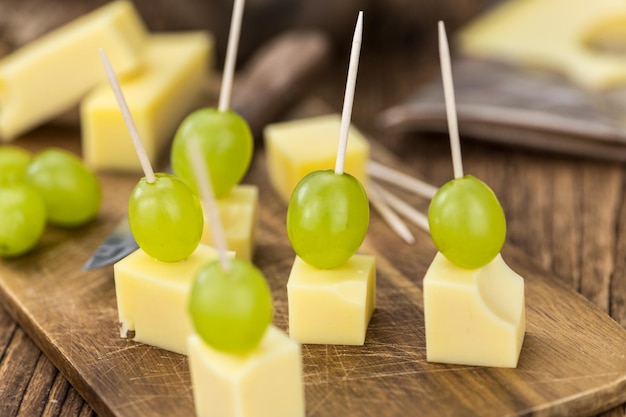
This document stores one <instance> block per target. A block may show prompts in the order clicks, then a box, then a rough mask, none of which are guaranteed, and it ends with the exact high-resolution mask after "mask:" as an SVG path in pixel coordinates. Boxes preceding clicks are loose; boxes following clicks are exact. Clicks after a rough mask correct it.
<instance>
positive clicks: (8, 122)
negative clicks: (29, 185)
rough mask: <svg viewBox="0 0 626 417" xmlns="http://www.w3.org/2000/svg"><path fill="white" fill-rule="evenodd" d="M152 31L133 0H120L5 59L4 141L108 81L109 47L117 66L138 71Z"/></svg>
mask: <svg viewBox="0 0 626 417" xmlns="http://www.w3.org/2000/svg"><path fill="white" fill-rule="evenodd" d="M146 33H147V32H146V29H145V27H144V24H143V22H142V21H141V19H140V17H139V16H138V14H137V12H136V10H135V8H134V6H133V4H132V3H131V2H130V1H115V2H112V3H110V4H108V5H105V6H103V7H101V8H99V9H97V10H95V11H93V12H91V13H89V14H86V15H84V16H82V17H80V18H78V19H76V20H74V21H73V22H70V23H68V24H67V25H65V26H62V27H60V28H58V29H56V30H54V31H52V32H50V33H48V34H46V35H44V36H42V37H41V38H39V39H37V40H35V41H33V42H31V43H30V44H28V45H25V46H24V47H22V48H21V49H19V50H17V51H15V52H14V53H12V54H10V55H8V56H7V57H5V58H4V59H2V60H1V61H0V109H2V111H0V139H2V140H5V141H8V140H10V139H13V138H15V137H16V136H18V135H20V134H22V133H23V132H25V131H27V130H29V129H31V128H33V127H35V126H37V125H39V124H41V123H43V122H45V121H47V120H49V119H51V118H52V117H54V116H56V115H58V114H60V113H63V112H64V111H66V110H68V109H69V108H71V107H72V106H73V105H75V104H77V103H78V101H79V100H80V99H81V97H82V96H83V95H85V93H87V92H88V91H89V90H90V89H91V88H93V87H94V86H95V85H96V84H97V83H99V82H101V81H104V80H106V73H105V72H104V69H103V67H102V61H101V59H100V55H99V53H98V49H99V48H103V49H104V50H105V51H106V53H107V55H108V57H109V58H110V60H111V61H112V63H113V65H114V66H115V68H116V70H117V71H118V72H119V73H127V72H130V71H134V70H136V69H137V68H138V67H139V65H140V63H141V54H142V51H143V47H144V44H145V41H146V37H147V34H146Z"/></svg>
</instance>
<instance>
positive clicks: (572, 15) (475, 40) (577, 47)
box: [459, 0, 626, 89]
mask: <svg viewBox="0 0 626 417" xmlns="http://www.w3.org/2000/svg"><path fill="white" fill-rule="evenodd" d="M625 25H626V3H625V2H623V1H614V0H594V1H588V0H512V1H506V2H502V3H501V4H499V5H498V6H496V7H494V8H493V9H492V10H490V11H489V12H487V13H486V14H485V15H484V16H482V17H480V18H478V19H477V20H475V21H474V22H473V23H471V24H470V25H469V26H468V27H466V28H464V29H463V30H462V31H461V33H460V37H459V41H460V47H461V50H462V51H463V52H465V53H466V54H468V55H471V56H476V57H486V58H495V59H499V60H504V61H509V62H512V63H514V64H521V65H523V66H526V67H529V68H539V69H548V70H552V71H557V72H560V73H562V74H564V75H565V76H567V77H569V78H570V79H571V80H572V81H573V82H575V83H578V84H579V85H581V86H583V87H585V88H591V89H604V88H608V87H612V86H616V85H622V84H625V83H626V57H624V55H623V54H611V53H605V52H602V51H600V50H598V49H596V48H595V47H594V44H595V43H596V42H599V41H601V40H603V39H604V40H609V41H610V40H611V39H613V41H615V42H618V45H617V46H618V47H622V48H623V47H624V44H625V42H624V39H625V38H624V35H625V33H626V31H625V30H624V27H625ZM622 50H623V49H622Z"/></svg>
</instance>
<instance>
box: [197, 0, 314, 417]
mask: <svg viewBox="0 0 626 417" xmlns="http://www.w3.org/2000/svg"><path fill="white" fill-rule="evenodd" d="M239 3H241V2H239ZM236 5H237V3H236ZM198 148H199V146H198V143H197V142H191V143H190V148H189V149H188V150H187V151H188V153H189V158H190V160H191V161H192V168H193V170H194V172H195V173H196V175H195V176H196V181H197V183H198V186H199V188H200V191H201V194H202V196H203V200H204V205H205V207H206V208H207V211H208V215H209V220H210V222H211V223H212V230H213V233H214V235H215V236H214V238H215V240H216V242H217V247H218V252H219V259H218V260H217V261H213V262H209V263H207V264H206V265H204V266H203V267H202V268H200V270H199V271H198V272H197V274H196V277H195V280H194V283H193V285H192V288H191V293H190V296H189V315H190V317H191V319H192V321H193V325H194V329H195V332H194V333H193V334H192V335H190V336H189V338H188V340H187V345H188V352H189V366H190V371H191V380H192V387H193V394H194V401H195V407H196V415H197V416H198V417H230V416H232V417H270V416H271V417H300V416H304V388H303V381H302V363H301V352H300V345H299V344H298V343H297V342H295V341H294V340H291V339H290V338H289V337H287V336H286V335H285V334H284V333H283V332H281V331H280V330H278V329H277V328H275V327H274V326H272V325H271V322H272V316H273V306H272V295H271V291H270V288H269V286H268V284H267V281H266V280H265V277H264V276H263V274H262V273H261V271H260V270H259V269H257V268H256V267H255V266H254V265H252V264H251V263H250V262H248V261H246V260H241V259H229V258H228V256H226V253H227V248H228V246H227V243H226V239H225V235H224V230H223V229H222V226H221V222H220V218H219V213H218V210H217V204H216V202H215V198H214V196H213V192H212V190H211V182H210V174H209V173H208V170H207V168H206V166H205V163H204V159H203V158H202V156H201V155H200V152H199V149H198Z"/></svg>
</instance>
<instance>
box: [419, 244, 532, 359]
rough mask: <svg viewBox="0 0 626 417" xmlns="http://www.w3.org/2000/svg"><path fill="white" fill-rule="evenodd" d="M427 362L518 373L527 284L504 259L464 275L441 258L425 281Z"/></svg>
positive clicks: (499, 256)
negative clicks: (506, 369) (512, 370)
mask: <svg viewBox="0 0 626 417" xmlns="http://www.w3.org/2000/svg"><path fill="white" fill-rule="evenodd" d="M424 320H425V327H426V359H427V360H428V361H430V362H444V363H454V364H459V365H475V366H495V367H506V368H515V367H516V366H517V362H518V359H519V354H520V351H521V348H522V343H523V341H524V332H525V323H526V320H525V301H524V279H523V278H522V277H521V276H519V275H518V274H517V273H515V272H514V271H513V270H512V269H511V268H509V266H508V265H507V264H506V263H505V262H504V260H503V259H502V256H501V255H498V256H496V258H495V259H494V260H493V261H491V262H490V263H489V264H487V265H485V266H484V267H482V268H478V269H473V270H470V269H464V268H460V267H458V266H456V265H454V264H453V263H452V262H450V261H448V260H447V259H446V258H445V257H444V256H443V255H442V254H441V253H437V255H436V256H435V259H434V260H433V262H432V264H431V265H430V267H429V268H428V271H427V272H426V275H425V277H424Z"/></svg>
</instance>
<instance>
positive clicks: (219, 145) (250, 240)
mask: <svg viewBox="0 0 626 417" xmlns="http://www.w3.org/2000/svg"><path fill="white" fill-rule="evenodd" d="M234 11H236V12H237V14H233V22H232V24H231V28H230V34H229V38H228V46H227V50H226V61H225V63H224V73H223V79H222V85H221V91H220V97H219V104H218V107H217V108H213V107H206V108H201V109H198V110H195V111H194V112H192V113H191V114H189V115H188V116H187V117H186V118H185V119H184V120H183V121H182V123H181V124H180V126H179V127H178V130H177V131H176V135H175V136H174V141H173V143H172V147H171V157H170V158H171V159H170V162H171V166H172V171H173V172H174V174H176V175H177V176H179V177H180V178H181V179H183V180H184V181H185V182H187V184H189V186H190V187H191V188H192V189H193V190H194V191H195V192H196V193H197V192H198V191H199V190H198V184H197V183H196V176H195V175H194V172H193V168H192V166H191V163H190V161H189V158H188V153H187V148H188V147H189V144H190V143H191V142H198V146H199V151H198V152H199V153H200V154H201V155H202V157H203V158H204V160H205V165H206V166H207V167H208V169H209V170H210V178H211V181H212V184H211V185H212V189H213V190H214V194H215V197H216V198H217V199H219V201H220V203H219V206H220V209H219V211H220V218H221V221H222V224H223V226H224V229H225V234H226V240H227V243H228V245H229V247H231V248H232V249H233V250H235V253H236V256H237V257H238V258H241V259H245V260H250V259H252V257H253V254H254V249H255V241H254V237H255V234H256V228H257V223H258V219H257V212H258V188H257V187H256V186H253V185H238V184H239V183H240V182H241V181H242V179H243V178H244V176H245V174H246V172H247V171H248V168H249V166H250V163H251V161H252V156H253V152H254V139H253V137H252V132H251V131H250V127H249V126H248V123H247V122H246V121H245V120H244V119H243V118H242V117H241V116H240V115H239V114H237V113H235V112H234V111H232V110H231V109H229V105H230V96H231V90H232V83H233V77H234V71H235V60H236V56H237V46H238V43H239V33H240V30H241V17H242V15H243V5H242V6H241V9H238V8H237V9H236V10H234ZM204 209H205V210H206V207H205V208H204ZM201 239H202V242H204V243H206V244H209V245H215V244H216V242H215V241H214V239H213V231H212V230H211V225H210V222H205V226H204V232H203V234H202V238H201Z"/></svg>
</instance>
